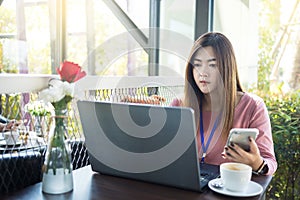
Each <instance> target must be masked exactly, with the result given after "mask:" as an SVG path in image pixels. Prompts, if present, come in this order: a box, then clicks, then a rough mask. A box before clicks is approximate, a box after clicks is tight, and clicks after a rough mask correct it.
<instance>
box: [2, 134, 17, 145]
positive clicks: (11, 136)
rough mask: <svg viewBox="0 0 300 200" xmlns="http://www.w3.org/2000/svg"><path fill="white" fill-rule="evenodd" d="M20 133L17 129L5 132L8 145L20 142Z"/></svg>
mask: <svg viewBox="0 0 300 200" xmlns="http://www.w3.org/2000/svg"><path fill="white" fill-rule="evenodd" d="M19 137H20V134H19V132H17V131H8V132H4V140H5V142H6V144H7V145H14V144H17V143H19V142H20V139H19Z"/></svg>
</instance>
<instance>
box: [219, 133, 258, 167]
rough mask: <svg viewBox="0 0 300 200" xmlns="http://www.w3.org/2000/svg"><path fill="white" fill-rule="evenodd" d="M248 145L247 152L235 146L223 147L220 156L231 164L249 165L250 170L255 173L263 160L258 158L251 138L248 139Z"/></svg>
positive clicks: (256, 148) (256, 149)
mask: <svg viewBox="0 0 300 200" xmlns="http://www.w3.org/2000/svg"><path fill="white" fill-rule="evenodd" d="M249 143H250V151H249V152H247V151H245V150H244V149H242V148H241V147H240V146H239V145H237V144H230V145H229V146H225V148H224V152H223V153H222V156H223V157H224V158H225V159H228V160H229V161H232V162H240V163H244V164H247V165H250V166H251V167H252V170H253V171H256V170H257V169H258V168H259V167H260V165H261V163H262V162H263V159H262V157H261V156H260V152H259V149H258V147H257V144H256V142H255V141H254V140H253V139H252V138H251V137H249Z"/></svg>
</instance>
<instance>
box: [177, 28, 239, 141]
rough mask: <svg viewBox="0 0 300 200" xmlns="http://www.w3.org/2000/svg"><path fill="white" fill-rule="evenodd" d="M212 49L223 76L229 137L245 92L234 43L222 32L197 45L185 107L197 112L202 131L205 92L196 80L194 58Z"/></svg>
mask: <svg viewBox="0 0 300 200" xmlns="http://www.w3.org/2000/svg"><path fill="white" fill-rule="evenodd" d="M209 46H210V47H212V48H213V51H214V54H215V57H216V61H217V66H218V70H219V72H220V77H221V79H222V84H223V87H224V88H223V93H222V97H220V103H221V105H222V106H223V112H222V123H221V124H223V128H222V129H221V130H222V136H223V137H227V136H228V133H229V131H230V129H231V128H232V123H233V117H234V108H235V105H236V101H237V91H242V92H243V89H242V86H241V83H240V80H239V76H238V69H237V63H236V58H235V54H234V50H233V47H232V44H231V42H230V41H229V40H228V38H227V37H226V36H225V35H223V34H222V33H217V32H209V33H206V34H204V35H202V36H200V37H199V38H198V39H197V40H196V41H195V43H194V45H193V47H192V49H191V53H190V57H189V60H188V62H187V65H186V72H185V91H184V93H185V99H184V102H183V104H184V106H187V107H191V108H193V109H194V111H195V118H196V120H197V119H198V120H197V121H196V122H198V123H197V127H198V128H199V117H200V115H199V104H200V103H201V101H202V98H203V93H202V92H201V90H200V89H199V88H198V86H197V84H196V82H195V80H194V77H193V58H194V55H195V53H196V52H197V51H198V50H199V49H200V48H203V47H209Z"/></svg>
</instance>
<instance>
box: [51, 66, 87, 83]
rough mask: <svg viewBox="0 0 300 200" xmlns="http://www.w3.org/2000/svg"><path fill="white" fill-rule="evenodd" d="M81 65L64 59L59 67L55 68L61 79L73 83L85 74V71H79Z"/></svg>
mask: <svg viewBox="0 0 300 200" xmlns="http://www.w3.org/2000/svg"><path fill="white" fill-rule="evenodd" d="M81 70H82V69H81V67H80V66H79V65H78V64H75V63H73V62H69V61H65V62H63V63H61V64H60V68H56V71H57V73H58V74H59V75H60V78H61V80H62V81H67V82H69V83H73V82H76V81H78V80H79V79H81V78H82V77H84V76H85V75H86V73H85V71H81Z"/></svg>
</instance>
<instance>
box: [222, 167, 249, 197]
mask: <svg viewBox="0 0 300 200" xmlns="http://www.w3.org/2000/svg"><path fill="white" fill-rule="evenodd" d="M220 174H221V179H222V181H223V184H224V187H225V188H226V189H227V190H231V191H234V192H243V191H245V190H246V189H247V187H248V185H249V183H250V181H251V176H252V168H251V167H250V166H249V165H246V164H242V163H233V162H229V163H222V164H221V165H220Z"/></svg>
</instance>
